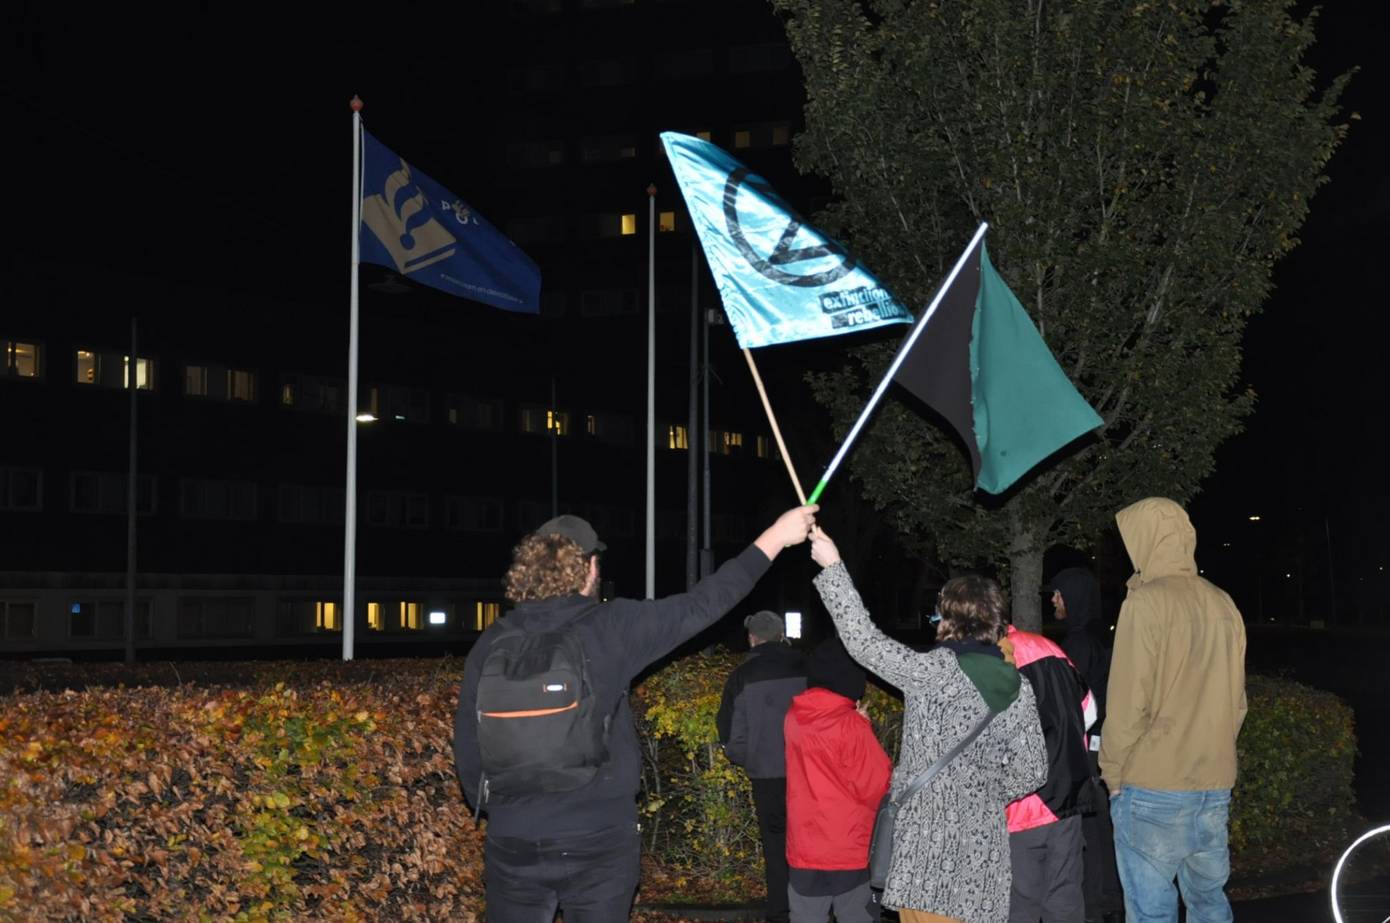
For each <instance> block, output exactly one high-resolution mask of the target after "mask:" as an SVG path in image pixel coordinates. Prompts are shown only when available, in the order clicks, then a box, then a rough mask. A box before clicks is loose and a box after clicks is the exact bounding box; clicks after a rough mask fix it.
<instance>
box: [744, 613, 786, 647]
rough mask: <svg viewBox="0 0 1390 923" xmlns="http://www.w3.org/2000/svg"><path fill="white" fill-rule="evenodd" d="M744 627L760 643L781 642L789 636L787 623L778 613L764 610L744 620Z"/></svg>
mask: <svg viewBox="0 0 1390 923" xmlns="http://www.w3.org/2000/svg"><path fill="white" fill-rule="evenodd" d="M743 627H744V628H747V629H748V633H749V634H750V635H752V636H753V637H755V638H757V639H758V640H759V641H781V640H782V638H783V637H785V636H786V634H787V623H786V622H784V621H783V620H782V617H781V616H780V615H778V614H777V613H776V612H772V611H771V610H768V609H763V610H762V611H761V612H754V613H753V614H752V615H750V616H748V617H747V618H745V619H744V620H743Z"/></svg>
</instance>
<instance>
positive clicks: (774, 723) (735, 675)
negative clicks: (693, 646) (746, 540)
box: [715, 609, 806, 923]
mask: <svg viewBox="0 0 1390 923" xmlns="http://www.w3.org/2000/svg"><path fill="white" fill-rule="evenodd" d="M743 626H744V628H746V629H748V645H749V651H748V657H747V659H745V660H744V661H743V663H741V664H739V665H738V666H737V667H735V668H734V671H733V672H732V673H730V674H729V678H728V680H726V681H725V683H724V695H723V697H722V698H721V699H720V700H719V714H718V715H716V716H715V725H716V728H717V730H718V731H719V742H720V743H721V744H723V746H724V753H725V755H726V756H728V757H729V762H731V763H733V764H734V765H735V766H742V767H743V771H744V772H746V773H748V780H749V781H750V782H751V783H752V784H753V808H754V810H755V811H756V812H757V814H758V831H759V833H761V835H762V841H763V864H764V869H765V876H766V882H767V919H768V920H769V921H770V923H787V918H788V914H789V912H790V911H789V908H788V904H787V758H786V742H785V740H784V738H783V736H782V724H783V721H784V720H785V719H786V717H787V709H788V707H790V706H791V702H792V697H793V696H795V695H796V694H797V693H799V692H801V691H803V690H804V689H805V688H806V663H805V659H804V658H803V657H802V655H801V652H800V651H797V650H795V649H794V648H791V647H788V646H787V645H786V643H785V640H786V638H785V636H786V625H785V623H784V622H783V621H782V617H781V616H780V615H778V614H777V613H775V612H769V611H768V610H766V609H764V610H763V611H761V612H755V613H753V614H752V615H750V616H748V618H746V619H744V620H743Z"/></svg>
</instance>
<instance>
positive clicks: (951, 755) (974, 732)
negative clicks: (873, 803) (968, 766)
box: [892, 711, 999, 805]
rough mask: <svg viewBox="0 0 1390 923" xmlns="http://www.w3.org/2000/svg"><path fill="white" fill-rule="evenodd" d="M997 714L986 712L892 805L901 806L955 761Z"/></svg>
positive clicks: (913, 781) (893, 801) (904, 790)
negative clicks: (958, 741) (963, 737)
mask: <svg viewBox="0 0 1390 923" xmlns="http://www.w3.org/2000/svg"><path fill="white" fill-rule="evenodd" d="M998 714H999V712H996V711H991V712H987V713H986V714H985V716H984V717H983V718H981V719H980V720H979V721H978V722H977V723H976V725H975V726H974V727H973V728H971V729H970V733H969V734H966V735H965V739H963V740H962V741H961V742H960V743H958V744H956V745H955V746H954V747H952V748H951V749H949V750H947V751H946V752H945V753H943V754H941V756H940V757H939V758H938V759H937V761H936V762H935V763H932V764H931V765H930V766H928V767H927V768H926V769H925V770H923V771H922V772H921V773H919V774H918V775H917V778H915V779H913V780H912V782H911V783H910V784H909V785H908V786H907V788H905V789H903V791H902V794H900V795H899V796H898V797H896V798H894V799H893V800H892V803H893V804H894V805H899V804H903V803H904V802H906V801H908V800H909V799H910V798H911V797H912V796H913V795H915V794H917V793H918V792H919V791H921V790H922V787H923V786H925V785H926V784H927V783H928V782H930V781H931V780H932V779H933V778H935V777H936V775H937V773H939V772H941V770H943V769H945V768H946V764H948V763H949V762H951V760H953V759H955V758H956V757H958V756H960V754H961V751H962V750H964V749H965V748H966V747H968V746H970V744H971V742H972V741H974V739H975V738H976V737H979V736H980V735H981V734H982V733H984V730H985V728H986V727H987V726H988V725H989V723H990V722H991V721H993V720H994V719H995V716H997V715H998Z"/></svg>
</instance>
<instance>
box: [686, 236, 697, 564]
mask: <svg viewBox="0 0 1390 923" xmlns="http://www.w3.org/2000/svg"><path fill="white" fill-rule="evenodd" d="M689 409H690V425H689V427H688V428H687V429H686V434H685V437H686V438H685V447H686V487H685V588H686V589H687V590H688V589H690V588H691V587H693V586H694V585H695V581H697V580H699V579H700V547H699V546H700V532H699V529H700V514H699V510H700V506H699V501H700V484H699V480H700V459H699V458H698V457H696V455H695V446H694V445H693V444H692V439H693V438H694V436H695V430H696V428H697V427H698V426H699V425H700V243H699V241H698V240H697V239H695V238H694V237H693V236H692V237H691V239H690V408H689Z"/></svg>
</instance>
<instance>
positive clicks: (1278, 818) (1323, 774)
mask: <svg viewBox="0 0 1390 923" xmlns="http://www.w3.org/2000/svg"><path fill="white" fill-rule="evenodd" d="M1246 694H1247V697H1248V699H1249V703H1250V712H1249V714H1248V715H1247V717H1246V719H1245V725H1244V727H1242V728H1241V732H1240V738H1239V740H1238V742H1237V749H1238V753H1239V764H1238V765H1239V777H1238V778H1237V780H1236V788H1235V792H1234V794H1233V796H1232V801H1231V851H1232V853H1233V854H1234V856H1235V858H1236V861H1237V865H1238V866H1247V867H1248V866H1249V865H1250V864H1251V863H1250V859H1249V857H1251V856H1260V857H1263V859H1262V864H1263V865H1265V866H1268V865H1270V864H1276V863H1278V862H1279V858H1278V857H1279V855H1280V853H1281V852H1284V851H1288V852H1289V853H1290V855H1288V856H1286V857H1285V861H1287V862H1289V863H1290V864H1292V863H1296V862H1306V861H1307V860H1308V858H1309V857H1310V856H1323V855H1327V854H1328V853H1329V852H1335V851H1338V850H1340V849H1342V848H1345V847H1346V845H1347V843H1348V842H1350V839H1349V835H1348V833H1347V830H1348V824H1349V823H1350V822H1351V820H1352V818H1353V816H1354V814H1353V809H1354V804H1355V794H1354V792H1353V790H1352V782H1353V778H1354V773H1353V764H1354V762H1355V759H1356V729H1355V726H1354V723H1353V720H1352V712H1351V708H1350V707H1348V706H1347V704H1346V703H1345V702H1343V701H1342V700H1341V699H1339V698H1337V696H1335V695H1332V694H1331V693H1329V692H1322V691H1320V690H1317V689H1313V688H1310V687H1308V686H1304V685H1301V684H1299V683H1295V682H1291V681H1289V680H1283V679H1272V678H1269V677H1264V676H1252V677H1250V678H1249V682H1248V683H1247V684H1246ZM1271 855H1273V856H1274V857H1275V858H1273V859H1271V858H1270V856H1271ZM1242 860H1243V861H1242ZM1258 870H1259V871H1268V870H1269V869H1268V868H1267V867H1266V868H1263V869H1258Z"/></svg>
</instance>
